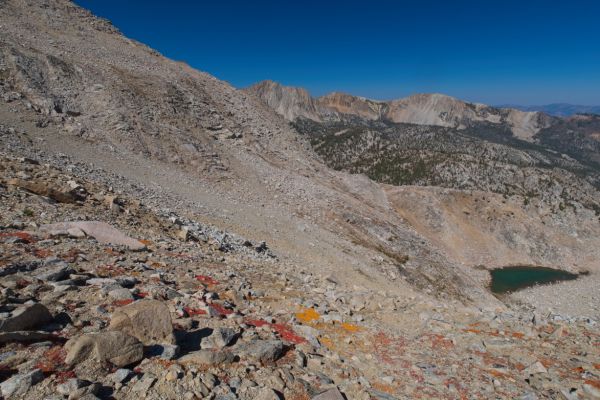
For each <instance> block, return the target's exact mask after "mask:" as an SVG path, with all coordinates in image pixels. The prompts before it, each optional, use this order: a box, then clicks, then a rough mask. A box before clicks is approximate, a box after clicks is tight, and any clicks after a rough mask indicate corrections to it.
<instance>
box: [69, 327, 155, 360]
mask: <svg viewBox="0 0 600 400" xmlns="http://www.w3.org/2000/svg"><path fill="white" fill-rule="evenodd" d="M65 349H66V350H67V357H66V358H65V363H67V364H68V365H75V364H79V363H82V362H84V361H88V360H91V361H96V362H103V361H109V362H111V363H112V364H114V365H115V366H117V367H124V366H126V365H130V364H133V363H135V362H138V361H140V360H141V359H142V358H143V357H144V346H143V345H142V343H141V342H140V341H139V340H137V339H136V338H134V337H133V336H130V335H128V334H126V333H123V332H100V333H87V334H84V335H81V336H78V337H76V338H73V339H71V340H69V341H68V342H67V343H66V344H65Z"/></svg>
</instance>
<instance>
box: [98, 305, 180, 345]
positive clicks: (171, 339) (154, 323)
mask: <svg viewBox="0 0 600 400" xmlns="http://www.w3.org/2000/svg"><path fill="white" fill-rule="evenodd" d="M109 329H110V330H113V331H122V332H125V333H127V334H129V335H131V336H134V337H136V338H138V339H139V340H140V341H141V342H142V343H144V344H145V345H147V346H149V345H153V344H175V336H174V335H173V323H172V321H171V313H170V312H169V308H168V307H167V306H166V304H165V303H163V302H162V301H158V300H139V301H136V302H133V303H131V304H128V305H126V306H124V307H121V308H119V309H118V310H116V311H115V312H114V313H113V315H112V318H111V320H110V326H109Z"/></svg>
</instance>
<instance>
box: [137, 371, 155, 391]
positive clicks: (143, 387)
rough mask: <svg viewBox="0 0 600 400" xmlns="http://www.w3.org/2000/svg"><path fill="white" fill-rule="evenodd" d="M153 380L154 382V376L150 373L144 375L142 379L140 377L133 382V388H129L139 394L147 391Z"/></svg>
mask: <svg viewBox="0 0 600 400" xmlns="http://www.w3.org/2000/svg"><path fill="white" fill-rule="evenodd" d="M154 382H156V378H155V377H153V376H150V375H144V376H143V377H142V379H140V380H139V381H137V382H136V383H135V385H133V388H132V389H131V390H132V391H134V392H138V393H140V394H145V393H146V392H148V390H150V388H151V387H152V385H154Z"/></svg>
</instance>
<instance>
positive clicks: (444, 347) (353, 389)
mask: <svg viewBox="0 0 600 400" xmlns="http://www.w3.org/2000/svg"><path fill="white" fill-rule="evenodd" d="M0 172H1V174H0V175H1V176H2V181H1V183H0V198H1V202H0V215H1V219H0V254H1V258H0V286H1V293H0V301H1V305H0V307H1V308H0V381H1V383H0V390H1V394H2V396H3V398H5V399H19V398H23V399H25V398H27V399H96V398H114V399H129V398H147V399H179V398H184V399H321V400H325V399H344V398H347V399H403V398H421V399H429V398H447V399H458V398H464V399H472V398H486V399H507V398H520V399H541V398H553V399H554V398H562V399H569V400H571V399H582V398H592V399H593V398H600V332H599V329H598V325H597V323H596V321H594V320H592V319H590V318H581V317H580V318H577V319H573V318H568V317H563V316H560V315H555V314H545V315H541V314H539V313H535V312H529V311H527V310H526V309H525V308H518V307H514V306H513V307H511V308H503V307H499V308H497V309H484V310H482V309H478V308H476V307H473V306H462V305H458V304H455V303H451V304H442V303H439V302H437V301H435V300H431V299H429V298H425V297H421V296H420V295H417V296H414V297H412V298H410V299H405V298H396V297H394V296H392V295H389V294H386V293H383V292H381V293H380V292H373V291H370V290H367V289H364V288H361V287H352V288H348V287H344V286H342V285H340V284H339V283H338V282H336V280H335V279H334V278H332V277H331V276H319V275H316V274H311V273H309V272H307V271H304V270H303V269H302V267H301V266H297V265H289V262H287V261H286V262H284V261H282V260H280V259H279V258H278V257H277V255H276V254H274V253H273V252H272V251H271V250H270V249H269V247H268V243H264V242H251V241H249V240H245V239H244V238H240V237H238V236H236V235H233V234H228V233H227V232H222V231H219V230H218V229H217V228H215V227H212V226H207V225H203V224H200V223H197V222H194V221H191V220H189V219H186V218H183V217H180V216H177V215H175V214H173V213H167V212H165V211H164V210H163V211H157V210H153V209H151V208H149V207H147V206H145V205H144V204H141V203H140V202H139V201H136V200H133V199H131V198H129V197H127V196H126V195H123V194H118V193H114V192H113V191H111V188H109V187H106V186H103V185H102V184H99V183H96V182H93V181H89V180H84V179H82V178H80V177H76V176H71V175H70V174H69V173H67V172H65V171H63V170H59V169H56V168H54V167H51V166H49V165H42V164H40V163H38V162H37V161H36V160H32V159H25V158H20V159H18V158H12V157H9V156H7V155H5V156H3V157H2V158H1V159H0ZM398 320H402V321H404V323H403V324H398ZM392 324H393V325H392ZM392 326H396V327H397V326H401V327H402V328H401V329H398V328H395V329H391V327H392Z"/></svg>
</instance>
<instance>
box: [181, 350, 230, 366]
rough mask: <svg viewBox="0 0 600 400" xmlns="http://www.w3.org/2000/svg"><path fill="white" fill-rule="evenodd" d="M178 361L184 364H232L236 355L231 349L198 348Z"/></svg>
mask: <svg viewBox="0 0 600 400" xmlns="http://www.w3.org/2000/svg"><path fill="white" fill-rule="evenodd" d="M177 361H178V362H179V363H180V364H183V365H190V364H192V365H219V364H231V363H232V362H234V361H235V355H234V354H233V353H231V352H229V351H213V350H198V351H194V352H191V353H189V354H186V355H185V356H183V357H181V358H179V359H178V360H177Z"/></svg>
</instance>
